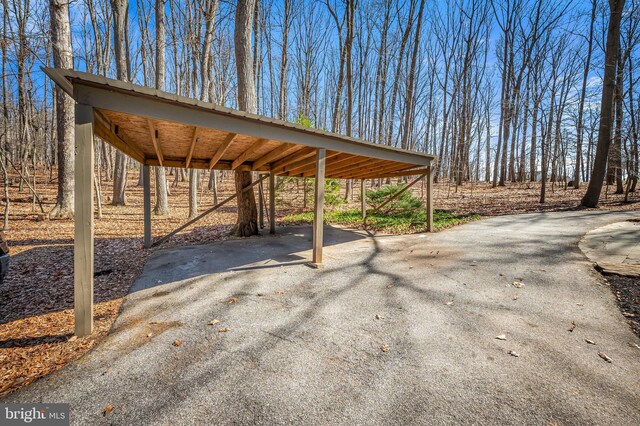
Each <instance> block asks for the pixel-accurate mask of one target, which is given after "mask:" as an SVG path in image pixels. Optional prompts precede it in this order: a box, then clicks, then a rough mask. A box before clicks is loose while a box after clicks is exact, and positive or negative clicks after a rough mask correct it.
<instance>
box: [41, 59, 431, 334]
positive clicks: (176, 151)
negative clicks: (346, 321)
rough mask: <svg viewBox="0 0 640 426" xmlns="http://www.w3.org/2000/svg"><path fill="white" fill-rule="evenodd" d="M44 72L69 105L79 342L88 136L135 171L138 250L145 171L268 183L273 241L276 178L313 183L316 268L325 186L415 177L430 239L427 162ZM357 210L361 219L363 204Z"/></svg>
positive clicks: (124, 86) (86, 262)
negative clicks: (229, 174) (247, 175)
mask: <svg viewBox="0 0 640 426" xmlns="http://www.w3.org/2000/svg"><path fill="white" fill-rule="evenodd" d="M44 71H45V73H46V74H47V75H48V76H49V77H51V79H52V80H53V81H55V82H56V84H57V85H58V86H59V87H60V88H62V89H63V90H64V91H65V92H66V93H68V94H69V95H70V96H72V97H73V99H74V100H75V101H76V107H75V111H76V129H75V237H74V313H75V333H76V335H78V336H85V335H88V334H91V332H92V330H93V276H94V229H93V225H94V211H93V210H94V186H93V182H94V148H93V137H94V135H96V136H99V137H100V138H101V139H103V140H105V141H106V142H108V143H109V144H111V145H113V146H114V147H116V148H117V149H119V150H121V151H122V152H124V153H125V154H127V155H128V156H130V157H131V158H133V159H134V160H136V161H138V162H139V163H141V164H142V165H143V167H142V173H143V182H144V243H145V246H146V247H150V246H151V245H152V244H154V243H153V242H152V241H151V192H150V178H149V166H165V167H184V168H196V169H208V170H240V171H253V172H257V173H259V174H261V175H262V176H261V177H260V178H259V179H258V180H256V181H254V182H253V184H252V185H251V186H249V187H247V188H244V189H243V190H252V188H253V186H255V184H257V183H258V182H259V181H261V180H264V179H267V178H268V179H269V210H270V213H271V214H270V232H271V233H274V232H275V196H274V194H275V177H276V176H291V177H311V178H316V179H315V198H314V200H315V201H314V221H313V259H312V263H313V264H314V265H316V266H317V265H320V264H321V263H322V247H323V241H322V240H323V228H322V224H323V206H324V184H323V182H324V179H325V178H339V179H360V180H361V181H362V182H364V180H365V179H373V178H386V177H398V176H416V175H417V176H419V177H418V178H417V179H416V180H415V181H414V182H413V183H415V182H417V181H419V180H420V179H422V178H423V177H427V202H426V209H427V230H429V231H431V230H432V227H433V214H432V213H433V206H432V204H433V203H432V181H433V177H432V173H431V162H432V161H433V160H434V158H435V157H434V156H432V155H428V154H423V153H418V152H413V151H408V150H402V149H397V148H392V147H389V146H383V145H379V144H373V143H370V142H365V141H362V140H359V139H355V138H351V137H347V136H343V135H338V134H335V133H329V132H325V131H321V130H318V129H311V128H307V127H303V126H300V125H296V124H292V123H288V122H284V121H281V120H275V119H272V118H268V117H264V116H260V115H256V114H249V113H245V112H242V111H237V110H233V109H229V108H224V107H221V106H218V105H214V104H211V103H207V102H202V101H198V100H195V99H191V98H186V97H183V96H178V95H175V94H171V93H167V92H163V91H159V90H155V89H151V88H147V87H143V86H138V85H135V84H131V83H126V82H122V81H118V80H112V79H108V78H105V77H101V76H97V75H93V74H88V73H83V72H78V71H73V70H64V69H53V68H46V69H44ZM413 183H412V184H413ZM412 184H410V185H412ZM410 185H407V186H406V187H405V188H404V189H408V188H409V187H410ZM363 188H364V185H363ZM234 197H235V196H232V197H230V198H228V199H226V200H224V201H223V202H222V203H226V202H228V201H231V199H233V198H234ZM222 203H219V204H218V205H217V206H214V207H213V208H211V209H209V210H208V211H206V212H204V213H203V215H205V214H208V213H210V212H212V211H213V210H215V209H216V208H217V207H218V206H219V205H221V204H222ZM362 208H363V215H364V214H365V211H366V209H365V205H364V197H363V198H362ZM190 223H192V222H188V223H187V224H185V225H183V226H181V227H180V228H178V229H177V230H176V231H174V232H178V231H179V230H181V229H183V228H184V227H186V226H188V225H189V224H190Z"/></svg>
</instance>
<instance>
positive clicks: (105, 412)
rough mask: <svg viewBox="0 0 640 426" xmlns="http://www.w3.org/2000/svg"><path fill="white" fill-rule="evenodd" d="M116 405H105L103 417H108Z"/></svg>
mask: <svg viewBox="0 0 640 426" xmlns="http://www.w3.org/2000/svg"><path fill="white" fill-rule="evenodd" d="M114 408H115V407H114V406H113V405H111V404H109V405H107V406H106V407H104V410H102V416H103V417H107V416H108V415H109V414H110V413H111V412H112V411H113V409H114Z"/></svg>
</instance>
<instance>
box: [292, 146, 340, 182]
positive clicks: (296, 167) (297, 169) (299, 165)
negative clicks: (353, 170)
mask: <svg viewBox="0 0 640 426" xmlns="http://www.w3.org/2000/svg"><path fill="white" fill-rule="evenodd" d="M338 155H340V153H339V152H335V151H327V153H326V155H325V160H328V159H329V158H333V157H336V156H338ZM315 163H316V159H315V157H310V158H305V159H304V160H300V161H298V162H295V163H293V164H290V165H289V166H286V167H285V168H284V170H283V172H286V173H287V176H296V175H300V174H302V171H303V170H305V169H307V168H308V167H309V165H310V164H312V165H313V167H314V169H315Z"/></svg>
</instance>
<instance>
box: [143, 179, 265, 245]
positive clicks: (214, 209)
mask: <svg viewBox="0 0 640 426" xmlns="http://www.w3.org/2000/svg"><path fill="white" fill-rule="evenodd" d="M267 177H269V175H266V174H265V175H263V176H261V177H260V179H258V180H256V181H255V182H253V183H251V185H249V186H246V187H244V188H242V191H243V192H245V191H248V190H250V189H252V188H253V187H254V186H256V185H258V184H259V183H260V182H262V181H263V180H265V179H266V178H267ZM237 196H238V193H237V192H236V193H235V194H233V195H231V196H229V197H227V198H225V199H224V200H223V201H221V202H219V203H218V204H216V205H215V206H213V207H211V208H210V209H208V210H206V211H204V212H202V213H201V214H199V215H198V216H196V217H195V218H193V219H191V220H190V221H188V222H187V223H185V224H184V225H180V226H179V227H177V228H176V229H174V230H173V231H171V232H169V233H168V234H167V235H165V236H164V237H162V238H160V239H158V240H156V241H154V242H153V243H152V244H151V247H155V246H158V245H160V244H162V243H164V242H165V241H167V240H168V239H169V238H171V237H173V236H174V235H176V234H177V233H178V232H180V231H182V230H183V229H185V228H186V227H188V226H189V225H192V224H194V223H195V222H197V221H199V220H200V219H202V218H203V217H205V216H207V215H208V214H210V213H213V212H214V211H216V210H218V209H219V208H220V207H222V206H224V205H225V204H227V203H228V202H229V201H231V200H233V199H234V198H236V197H237Z"/></svg>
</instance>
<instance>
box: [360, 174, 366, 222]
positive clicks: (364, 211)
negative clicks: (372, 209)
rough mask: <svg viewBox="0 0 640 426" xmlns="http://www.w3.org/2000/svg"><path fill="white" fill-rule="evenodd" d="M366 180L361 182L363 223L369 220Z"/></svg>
mask: <svg viewBox="0 0 640 426" xmlns="http://www.w3.org/2000/svg"><path fill="white" fill-rule="evenodd" d="M365 183H366V180H365V179H361V180H360V210H362V221H363V222H364V221H365V220H366V219H367V196H366V193H365V192H366V191H365V186H366V185H365Z"/></svg>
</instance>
